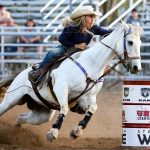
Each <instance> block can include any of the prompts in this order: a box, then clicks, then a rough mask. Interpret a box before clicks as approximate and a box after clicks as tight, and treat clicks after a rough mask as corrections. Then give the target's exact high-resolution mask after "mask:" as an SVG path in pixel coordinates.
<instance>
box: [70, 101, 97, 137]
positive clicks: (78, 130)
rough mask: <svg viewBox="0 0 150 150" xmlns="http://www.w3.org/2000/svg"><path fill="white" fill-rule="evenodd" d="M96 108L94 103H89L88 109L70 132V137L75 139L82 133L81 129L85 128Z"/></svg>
mask: <svg viewBox="0 0 150 150" xmlns="http://www.w3.org/2000/svg"><path fill="white" fill-rule="evenodd" d="M96 109H97V104H96V103H93V104H91V105H89V107H88V109H87V110H86V113H85V116H84V118H83V120H81V121H80V122H79V124H78V125H77V126H75V128H74V129H73V130H72V131H71V132H70V137H71V138H72V139H76V138H78V137H80V136H81V135H82V134H83V129H85V128H86V126H87V124H88V122H89V121H90V119H91V117H92V115H93V114H94V112H95V111H96Z"/></svg>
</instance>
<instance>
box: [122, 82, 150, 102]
mask: <svg viewBox="0 0 150 150" xmlns="http://www.w3.org/2000/svg"><path fill="white" fill-rule="evenodd" d="M122 93H123V96H122V97H123V98H122V102H123V103H142V104H150V85H124V86H123V91H122Z"/></svg>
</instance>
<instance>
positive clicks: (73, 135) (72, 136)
mask: <svg viewBox="0 0 150 150" xmlns="http://www.w3.org/2000/svg"><path fill="white" fill-rule="evenodd" d="M70 138H71V139H73V140H75V139H77V138H78V137H77V136H76V135H75V133H74V130H71V132H70Z"/></svg>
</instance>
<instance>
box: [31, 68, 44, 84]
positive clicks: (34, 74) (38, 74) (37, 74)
mask: <svg viewBox="0 0 150 150" xmlns="http://www.w3.org/2000/svg"><path fill="white" fill-rule="evenodd" d="M45 73H46V69H45V68H44V67H43V68H40V69H37V70H32V71H30V72H29V74H28V79H29V80H30V81H31V82H33V83H38V82H39V81H40V79H41V78H42V76H43V75H44V74H45Z"/></svg>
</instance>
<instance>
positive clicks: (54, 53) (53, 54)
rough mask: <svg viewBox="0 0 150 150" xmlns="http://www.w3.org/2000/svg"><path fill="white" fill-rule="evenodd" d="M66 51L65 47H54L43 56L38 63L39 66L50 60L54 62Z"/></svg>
mask: <svg viewBox="0 0 150 150" xmlns="http://www.w3.org/2000/svg"><path fill="white" fill-rule="evenodd" d="M66 52H67V48H66V47H64V46H62V45H59V46H57V47H56V48H54V49H53V50H51V51H49V52H48V53H47V54H46V56H45V58H44V59H43V61H42V62H41V63H40V66H39V68H42V67H44V66H45V65H46V64H49V63H51V62H54V61H55V60H57V59H59V58H61V56H63V54H64V53H66Z"/></svg>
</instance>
